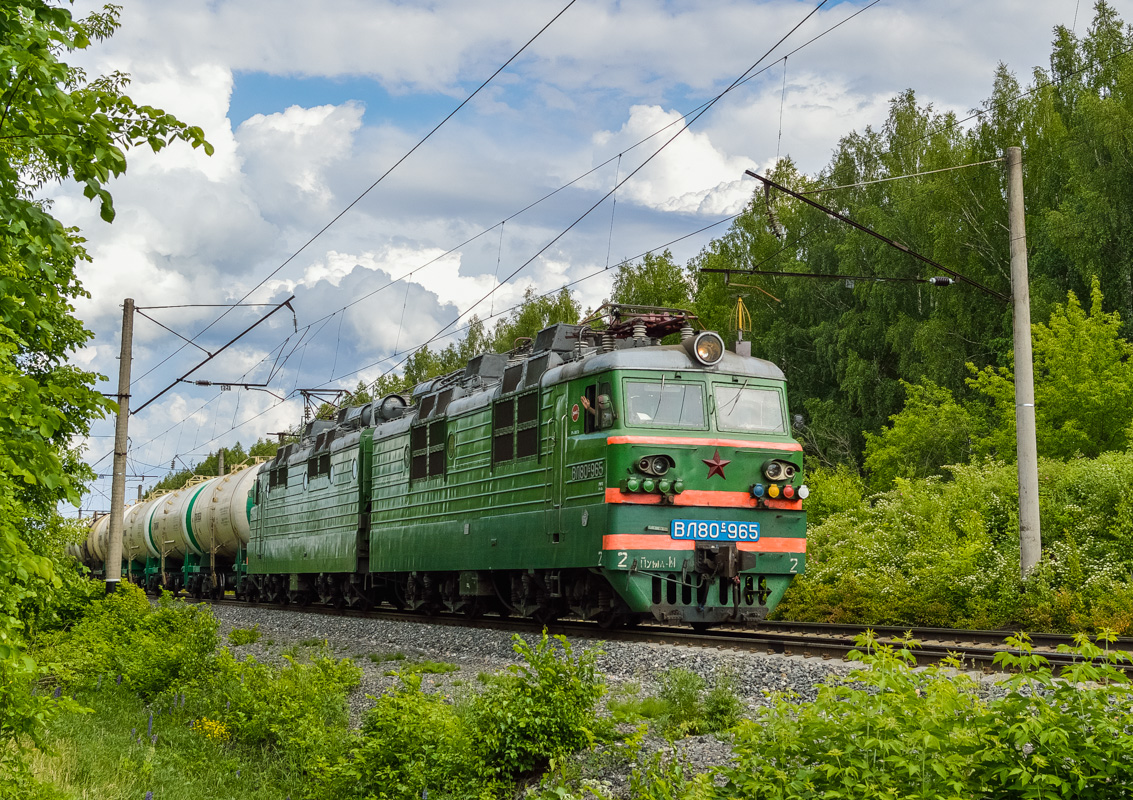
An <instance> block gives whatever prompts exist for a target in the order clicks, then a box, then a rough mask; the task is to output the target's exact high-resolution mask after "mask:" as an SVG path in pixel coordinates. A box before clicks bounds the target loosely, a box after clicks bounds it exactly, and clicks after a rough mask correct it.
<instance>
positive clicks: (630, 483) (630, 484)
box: [626, 477, 641, 492]
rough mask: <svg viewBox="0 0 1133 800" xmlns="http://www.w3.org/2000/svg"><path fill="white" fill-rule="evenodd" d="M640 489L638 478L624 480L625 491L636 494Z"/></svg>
mask: <svg viewBox="0 0 1133 800" xmlns="http://www.w3.org/2000/svg"><path fill="white" fill-rule="evenodd" d="M640 488H641V481H640V480H639V479H638V478H636V477H634V478H628V479H626V490H627V491H630V492H636V491H637V490H638V489H640Z"/></svg>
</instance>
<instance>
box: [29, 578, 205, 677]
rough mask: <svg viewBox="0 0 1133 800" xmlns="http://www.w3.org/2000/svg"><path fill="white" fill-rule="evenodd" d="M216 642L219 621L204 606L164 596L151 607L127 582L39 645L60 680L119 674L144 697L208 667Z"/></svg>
mask: <svg viewBox="0 0 1133 800" xmlns="http://www.w3.org/2000/svg"><path fill="white" fill-rule="evenodd" d="M216 645H217V622H216V620H215V618H213V616H212V612H211V611H210V610H209V609H208V608H207V607H206V606H203V605H188V604H186V603H182V602H179V601H174V600H173V599H172V598H171V597H170V595H168V594H165V595H163V596H162V598H161V600H160V602H159V603H158V604H157V605H156V606H154V605H152V604H151V603H150V602H149V600H148V599H147V598H146V596H145V593H144V592H143V591H142V590H141V589H139V588H138V587H136V586H134V585H133V584H130V583H120V584H119V585H118V590H117V592H116V593H115V594H113V595H108V596H104V597H103V598H101V599H100V600H98V601H96V602H95V603H93V604H92V605H91V607H90V611H89V613H88V614H87V615H86V616H85V617H84V618H83V619H82V620H80V621H79V622H78V623H77V624H75V625H74V626H73V627H72V628H71V629H70V630H69V631H57V632H53V633H50V634H47V635H45V636H43V637H42V638H41V639H40V641H39V642H38V643H37V646H38V650H39V652H40V654H41V658H42V659H43V660H44V661H45V663H47V664H48V666H49V667H50V669H51V671H52V672H53V673H54V675H55V676H56V677H57V678H58V679H59V680H61V681H63V682H65V683H83V684H93V683H94V682H95V681H96V680H97V679H98V677H99V676H102V675H110V676H115V675H121V676H122V682H123V684H124V685H125V686H127V687H128V688H130V689H132V690H133V691H136V692H137V693H138V694H140V695H142V696H143V697H151V696H153V695H156V694H158V693H160V692H162V691H164V690H165V689H166V688H168V687H169V686H172V685H175V684H177V683H179V682H181V681H186V680H191V679H192V678H194V677H195V676H196V675H198V674H199V673H200V672H201V671H202V670H204V669H206V668H207V667H208V666H209V664H210V663H211V660H212V653H213V651H214V650H215V649H216Z"/></svg>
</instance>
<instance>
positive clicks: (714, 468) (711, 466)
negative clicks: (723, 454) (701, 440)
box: [701, 447, 732, 478]
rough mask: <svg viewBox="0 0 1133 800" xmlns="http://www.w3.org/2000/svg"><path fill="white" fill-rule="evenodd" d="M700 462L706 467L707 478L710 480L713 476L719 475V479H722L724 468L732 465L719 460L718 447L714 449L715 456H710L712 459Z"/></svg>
mask: <svg viewBox="0 0 1133 800" xmlns="http://www.w3.org/2000/svg"><path fill="white" fill-rule="evenodd" d="M701 461H703V462H704V463H705V464H707V465H708V477H709V478H711V477H712V476H713V475H719V476H720V477H721V478H723V477H724V467H726V466H727V465H728V464H731V463H732V462H731V461H728V460H726V459H722V458H720V448H719V447H717V448H716V454H715V455H714V456H712V458H702V459H701Z"/></svg>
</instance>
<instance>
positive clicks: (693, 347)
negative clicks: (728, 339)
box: [683, 331, 724, 367]
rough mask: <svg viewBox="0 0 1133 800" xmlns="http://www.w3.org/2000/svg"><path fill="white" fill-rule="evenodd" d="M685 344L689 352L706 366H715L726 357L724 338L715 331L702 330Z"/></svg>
mask: <svg viewBox="0 0 1133 800" xmlns="http://www.w3.org/2000/svg"><path fill="white" fill-rule="evenodd" d="M683 344H684V348H685V350H687V351H688V354H689V355H690V356H692V357H693V358H695V359H696V360H697V361H699V362H700V363H701V364H703V365H704V366H706V367H711V366H715V365H716V364H718V363H720V359H722V358H723V357H724V340H723V339H721V338H720V334H718V333H714V332H713V331H701V332H700V333H698V334H696V336H693V337H691V338H689V339H686V340H685V341H684V342H683Z"/></svg>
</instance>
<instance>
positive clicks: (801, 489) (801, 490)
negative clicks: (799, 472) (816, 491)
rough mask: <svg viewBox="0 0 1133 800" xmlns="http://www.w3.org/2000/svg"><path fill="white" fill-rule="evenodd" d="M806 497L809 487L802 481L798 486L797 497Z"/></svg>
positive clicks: (808, 495) (802, 498) (803, 498)
mask: <svg viewBox="0 0 1133 800" xmlns="http://www.w3.org/2000/svg"><path fill="white" fill-rule="evenodd" d="M808 497H810V488H809V487H807V485H806V484H805V483H804V484H803V485H802V486H800V487H799V499H800V500H806V499H807V498H808Z"/></svg>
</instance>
